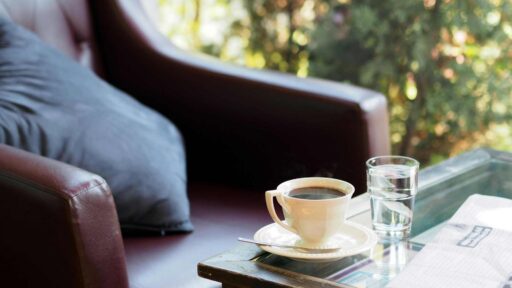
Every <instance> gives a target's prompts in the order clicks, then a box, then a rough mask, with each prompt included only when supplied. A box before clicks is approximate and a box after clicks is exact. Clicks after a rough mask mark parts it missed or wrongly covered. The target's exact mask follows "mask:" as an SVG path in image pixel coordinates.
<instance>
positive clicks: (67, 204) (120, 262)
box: [0, 145, 128, 287]
mask: <svg viewBox="0 0 512 288" xmlns="http://www.w3.org/2000/svg"><path fill="white" fill-rule="evenodd" d="M0 199H1V201H0V227H2V236H1V237H0V247H2V253H0V263H1V264H0V266H1V267H2V283H3V284H4V285H7V286H8V287H128V280H127V274H126V264H125V258H124V248H123V242H122V237H121V232H120V228H119V224H118V219H117V213H116V210H115V206H114V202H113V198H112V194H111V192H110V189H109V187H108V185H107V184H106V183H105V180H103V179H102V178H100V177H98V176H96V175H94V174H91V173H88V172H86V171H84V170H81V169H78V168H76V167H73V166H70V165H67V164H64V163H61V162H58V161H54V160H51V159H47V158H43V157H40V156H37V155H34V154H31V153H28V152H25V151H22V150H19V149H15V148H13V147H9V146H6V145H0Z"/></svg>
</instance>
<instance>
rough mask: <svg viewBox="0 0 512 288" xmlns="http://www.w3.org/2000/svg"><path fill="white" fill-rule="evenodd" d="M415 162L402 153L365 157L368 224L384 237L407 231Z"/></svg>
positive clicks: (415, 187) (405, 234) (415, 188)
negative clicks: (369, 214) (370, 219)
mask: <svg viewBox="0 0 512 288" xmlns="http://www.w3.org/2000/svg"><path fill="white" fill-rule="evenodd" d="M419 166H420V164H419V162H418V161H416V160H414V159H412V158H409V157H404V156H379V157H375V158H371V159H369V160H368V161H366V179H367V180H366V181H367V186H368V193H370V199H371V208H372V226H373V229H374V230H375V232H376V233H377V234H378V235H379V236H381V237H385V238H395V239H405V238H407V237H408V236H409V234H410V232H411V224H412V216H413V208H414V196H415V195H416V192H417V191H418V170H419Z"/></svg>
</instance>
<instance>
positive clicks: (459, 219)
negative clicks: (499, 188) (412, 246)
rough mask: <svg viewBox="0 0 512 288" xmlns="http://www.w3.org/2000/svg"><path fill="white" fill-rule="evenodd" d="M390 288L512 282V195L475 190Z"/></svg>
mask: <svg viewBox="0 0 512 288" xmlns="http://www.w3.org/2000/svg"><path fill="white" fill-rule="evenodd" d="M386 287H389V288H411V287H415V288H423V287H425V288H427V287H428V288H432V287H436V288H443V287H449V288H453V287H464V288H472V287H475V288H487V287H489V288H490V287H492V288H497V287H499V288H512V200H509V199H505V198H500V197H494V196H484V195H479V194H476V195H472V196H471V197H469V198H468V199H467V200H466V201H465V202H464V204H463V205H462V206H461V207H460V208H459V210H458V211H457V212H456V213H455V215H454V216H453V217H452V218H451V219H450V220H449V221H448V222H447V224H446V225H445V226H444V227H443V228H442V229H441V231H439V233H438V234H437V235H436V236H435V238H434V239H433V241H431V242H429V243H428V244H427V245H426V246H425V247H424V248H423V249H422V250H421V251H420V252H419V253H418V254H417V255H416V257H414V259H412V261H411V262H410V263H409V264H408V265H407V266H406V267H405V269H404V270H403V271H402V272H401V273H400V274H399V275H398V276H397V277H396V278H394V279H393V280H392V281H391V282H390V283H389V284H388V285H387V286H386Z"/></svg>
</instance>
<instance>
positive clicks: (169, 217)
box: [0, 19, 192, 233]
mask: <svg viewBox="0 0 512 288" xmlns="http://www.w3.org/2000/svg"><path fill="white" fill-rule="evenodd" d="M0 128H1V129H0V142H1V143H5V144H7V145H11V146H15V147H18V148H21V149H24V150H26V151H29V152H33V153H36V154H39V155H43V156H46V157H49V158H53V159H56V160H60V161H62V162H66V163H69V164H72V165H75V166H77V167H80V168H83V169H86V170H88V171H91V172H93V173H96V174H98V175H100V176H102V177H103V178H105V180H106V181H107V183H108V184H109V186H110V187H111V189H112V193H113V195H114V200H115V203H116V207H117V212H118V216H119V220H120V224H121V227H122V228H123V229H124V230H131V231H133V229H135V230H146V231H150V230H152V231H159V232H162V233H165V232H173V231H191V230H192V224H191V222H190V219H189V202H188V198H187V194H186V171H185V170H186V169H185V157H184V149H183V145H182V139H181V135H180V133H179V132H178V130H177V129H176V127H175V126H174V125H173V124H172V123H170V122H169V120H167V119H166V118H164V117H163V116H161V115H160V114H158V113H157V112H155V111H153V110H151V109H149V108H148V107H145V106H144V105H142V104H141V103H139V102H138V101H136V100H135V99H134V98H132V97H130V96H128V95H127V94H125V93H123V92H121V91H119V90H117V89H116V88H114V87H112V86H110V85H109V84H108V83H106V82H105V81H103V80H101V79H100V78H98V77H97V76H96V75H95V74H93V73H92V72H91V71H89V70H88V69H86V68H84V67H82V66H80V65H79V64H78V63H76V62H75V61H73V60H71V59H70V58H68V57H67V56H64V55H62V54H60V53H59V52H58V51H56V50H54V49H53V48H50V47H49V46H47V45H45V44H44V43H43V42H42V41H41V40H39V38H38V37H37V36H35V35H34V34H32V33H31V32H29V31H27V30H25V29H24V28H22V27H20V26H18V25H16V24H14V23H12V22H10V21H9V20H6V19H0ZM27 165H28V163H27Z"/></svg>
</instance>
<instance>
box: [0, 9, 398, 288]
mask: <svg viewBox="0 0 512 288" xmlns="http://www.w3.org/2000/svg"><path fill="white" fill-rule="evenodd" d="M0 4H2V5H0V14H1V15H4V17H10V18H12V19H13V20H14V21H16V22H18V23H20V24H22V25H24V26H25V27H27V28H29V29H31V30H32V31H34V32H36V33H37V34H38V35H39V36H40V37H41V38H42V39H43V40H45V41H46V42H47V43H49V44H50V45H53V46H55V47H57V48H58V49H60V50H61V51H62V52H63V53H66V54H68V55H70V56H71V57H73V58H74V59H76V60H77V61H79V62H80V63H82V64H83V65H84V66H86V67H89V68H91V69H93V70H94V71H95V72H96V73H97V74H98V75H100V76H101V77H103V78H104V79H106V80H107V81H109V82H110V83H111V84H113V85H115V86H117V87H118V88H120V89H122V90H124V91H126V92H127V93H129V94H131V95H133V96H135V97H137V98H138V99H139V100H140V101H141V102H143V103H145V104H147V105H149V106H151V107H153V108H155V109H157V110H159V111H160V112H161V113H162V114H164V115H166V116H167V117H169V118H170V119H171V120H172V121H173V122H174V123H175V124H176V125H177V126H178V128H179V129H180V130H181V131H182V133H183V136H184V139H185V143H186V150H187V161H188V164H187V165H188V174H189V197H190V200H191V211H192V221H193V223H194V225H195V228H196V229H195V232H193V233H191V234H176V235H169V236H165V237H159V236H158V237H157V236H146V237H129V236H127V235H125V236H124V237H122V236H121V233H120V230H119V225H118V224H117V215H116V212H115V206H114V203H113V199H112V196H111V193H110V190H109V188H108V185H107V183H105V182H104V180H102V179H101V178H100V177H98V176H96V175H93V174H91V173H89V172H87V171H84V170H81V169H78V168H76V167H71V166H69V165H66V164H64V163H61V162H57V161H53V160H50V159H46V158H43V157H39V156H36V155H33V154H29V153H27V152H23V151H20V150H17V149H14V148H12V147H7V146H0V195H1V199H2V200H1V201H0V225H1V227H2V228H3V229H2V230H3V233H2V237H0V247H3V248H4V252H2V253H0V266H1V268H2V275H3V283H7V284H9V286H13V287H14V286H17V287H32V286H38V287H128V286H130V287H202V286H207V285H211V284H212V283H210V282H208V281H206V280H202V279H199V278H198V276H197V275H196V270H195V266H196V264H197V262H198V261H200V260H203V259H205V258H207V257H209V256H212V255H213V254H215V253H219V252H221V251H223V250H225V249H228V248H230V247H231V246H233V245H235V242H236V236H249V237H250V236H251V235H252V233H254V232H255V231H256V230H257V229H258V228H259V227H261V226H262V225H264V224H267V223H270V222H271V220H270V217H268V216H267V212H266V208H265V204H264V200H263V194H262V193H263V190H262V189H265V188H267V189H270V188H274V187H275V186H276V185H277V184H278V183H280V182H282V181H284V180H287V179H290V178H296V177H303V176H313V175H322V176H330V177H336V178H340V179H344V180H347V181H349V182H352V183H353V184H354V185H355V186H356V192H358V193H361V192H363V191H364V189H365V175H364V169H365V166H364V162H365V160H366V159H368V158H369V157H371V156H374V155H378V154H388V153H389V138H388V132H389V131H388V118H387V117H388V116H387V104H386V99H385V97H384V96H382V95H380V94H378V93H376V92H374V91H370V90H367V89H363V88H360V87H355V86H351V85H347V84H340V83H334V82H330V81H325V80H319V79H312V78H308V79H300V78H297V77H295V76H292V75H286V74H282V73H277V72H271V71H257V70H251V69H247V68H243V67H237V66H233V65H228V64H224V63H221V62H220V61H218V60H216V59H212V58H210V57H207V56H201V55H195V54H192V53H190V52H185V51H181V50H179V49H178V48H176V47H174V46H173V45H172V44H171V43H170V42H169V41H168V40H167V39H166V38H165V37H164V36H162V35H161V34H160V33H159V32H158V31H157V30H156V29H155V28H154V27H153V25H152V23H151V21H150V20H149V18H148V17H147V15H146V14H145V13H144V9H143V7H142V5H141V3H140V2H139V0H89V1H87V0H45V1H37V0H0ZM100 176H101V175H100ZM27 227H30V228H29V229H27Z"/></svg>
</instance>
